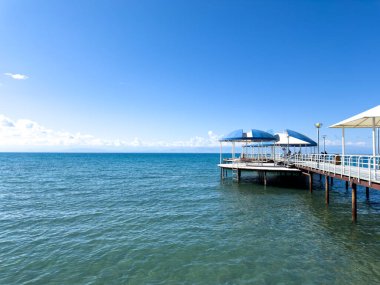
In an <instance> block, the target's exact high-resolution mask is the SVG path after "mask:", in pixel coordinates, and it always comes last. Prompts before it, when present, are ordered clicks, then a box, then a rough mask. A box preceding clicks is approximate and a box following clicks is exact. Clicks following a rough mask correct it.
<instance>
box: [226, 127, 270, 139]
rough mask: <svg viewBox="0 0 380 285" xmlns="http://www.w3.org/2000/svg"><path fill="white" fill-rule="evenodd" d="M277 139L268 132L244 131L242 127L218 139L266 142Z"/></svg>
mask: <svg viewBox="0 0 380 285" xmlns="http://www.w3.org/2000/svg"><path fill="white" fill-rule="evenodd" d="M276 140H277V139H276V138H275V137H274V136H273V135H272V134H270V133H267V132H264V131H261V130H256V129H251V130H249V131H247V132H244V131H243V130H242V129H239V130H236V131H233V132H231V133H229V134H228V135H226V136H224V137H222V138H221V139H220V140H219V141H221V142H228V141H229V142H234V141H235V142H245V141H249V142H268V141H276Z"/></svg>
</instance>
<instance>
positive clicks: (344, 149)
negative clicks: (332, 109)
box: [342, 128, 346, 159]
mask: <svg viewBox="0 0 380 285" xmlns="http://www.w3.org/2000/svg"><path fill="white" fill-rule="evenodd" d="M345 152H346V143H345V139H344V128H342V156H343V159H344V156H345Z"/></svg>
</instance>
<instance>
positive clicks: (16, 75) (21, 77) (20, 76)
mask: <svg viewBox="0 0 380 285" xmlns="http://www.w3.org/2000/svg"><path fill="white" fill-rule="evenodd" d="M4 75H6V76H9V77H11V78H13V79H16V80H25V79H28V78H29V76H27V75H25V74H20V73H10V72H6V73H4Z"/></svg>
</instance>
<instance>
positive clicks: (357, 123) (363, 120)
mask: <svg viewBox="0 0 380 285" xmlns="http://www.w3.org/2000/svg"><path fill="white" fill-rule="evenodd" d="M373 118H375V125H374V124H373ZM373 127H376V128H379V127H380V105H378V106H376V107H374V108H372V109H369V110H367V111H365V112H363V113H360V114H357V115H355V116H353V117H351V118H348V119H346V120H343V121H341V122H339V123H336V124H334V125H332V126H330V128H373Z"/></svg>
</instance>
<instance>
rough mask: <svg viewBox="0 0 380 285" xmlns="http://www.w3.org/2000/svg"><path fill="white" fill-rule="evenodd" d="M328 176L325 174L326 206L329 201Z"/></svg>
mask: <svg viewBox="0 0 380 285" xmlns="http://www.w3.org/2000/svg"><path fill="white" fill-rule="evenodd" d="M329 190H330V189H329V177H328V176H327V175H325V200H326V206H328V205H329V202H330V191H329Z"/></svg>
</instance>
